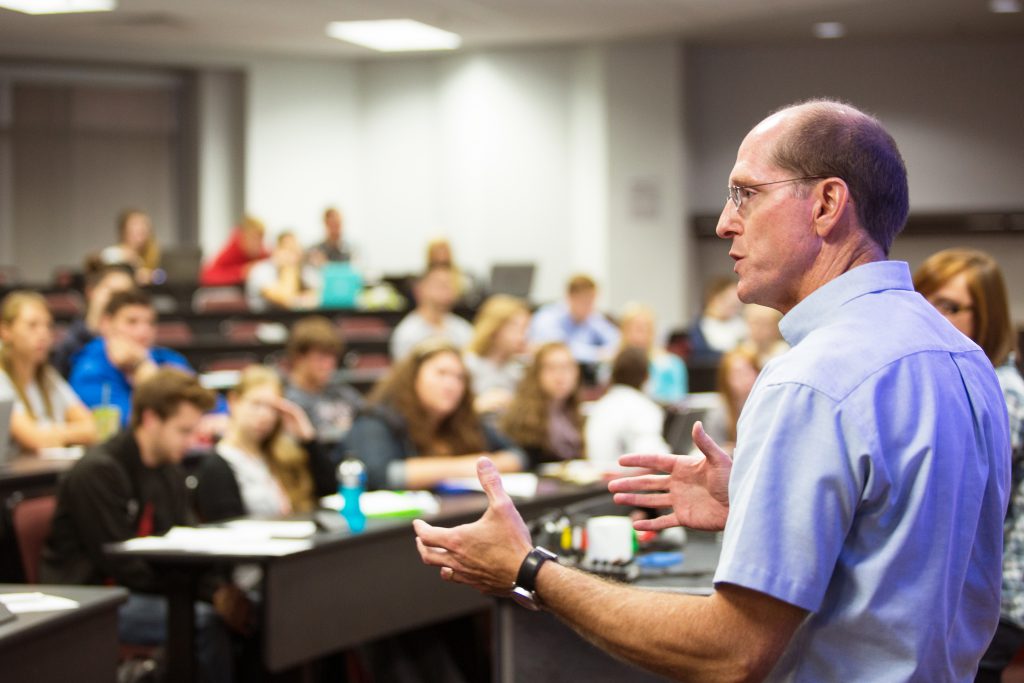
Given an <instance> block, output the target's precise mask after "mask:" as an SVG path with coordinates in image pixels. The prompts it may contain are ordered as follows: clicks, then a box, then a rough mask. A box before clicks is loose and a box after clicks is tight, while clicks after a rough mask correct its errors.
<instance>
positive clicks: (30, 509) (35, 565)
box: [11, 495, 57, 583]
mask: <svg viewBox="0 0 1024 683" xmlns="http://www.w3.org/2000/svg"><path fill="white" fill-rule="evenodd" d="M56 510H57V496H53V495H50V496H37V497H35V498H23V499H22V500H20V501H19V502H17V503H15V505H14V509H12V510H11V520H12V522H13V524H14V535H15V538H17V539H18V550H19V552H20V553H21V568H22V570H23V571H24V572H25V581H26V583H38V582H39V562H40V560H41V559H42V557H43V545H44V544H45V543H46V537H47V536H49V535H50V526H51V525H52V524H53V515H54V512H56Z"/></svg>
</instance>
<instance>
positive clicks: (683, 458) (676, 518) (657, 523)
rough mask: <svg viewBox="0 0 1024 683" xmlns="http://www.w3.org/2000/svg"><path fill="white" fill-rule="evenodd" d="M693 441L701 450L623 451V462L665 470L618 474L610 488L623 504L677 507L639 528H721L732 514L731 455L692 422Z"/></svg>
mask: <svg viewBox="0 0 1024 683" xmlns="http://www.w3.org/2000/svg"><path fill="white" fill-rule="evenodd" d="M693 442H694V444H695V445H696V446H697V448H699V449H700V450H701V454H696V455H666V454H657V455H624V456H622V457H621V458H619V464H620V465H622V466H624V467H644V468H647V469H651V470H655V471H658V472H665V473H666V474H645V475H641V476H637V477H624V478H622V479H615V480H613V481H612V482H610V483H609V484H608V490H609V491H611V492H612V493H614V494H615V502H616V503H618V504H620V505H636V506H639V507H650V508H669V507H670V508H672V512H671V513H669V514H664V515H662V516H660V517H656V518H655V519H646V520H640V521H637V522H636V523H635V524H634V526H635V527H636V528H637V529H639V530H647V529H651V530H659V529H666V528H668V527H672V526H685V527H690V528H692V529H704V530H709V531H719V530H721V529H724V528H725V520H726V519H727V518H728V516H729V474H730V472H731V471H732V459H731V458H730V457H729V455H728V454H727V453H726V452H725V451H723V450H722V449H721V448H720V447H719V446H718V444H716V443H715V442H714V440H713V439H712V438H711V437H710V436H708V435H707V433H706V432H705V431H704V427H703V425H702V424H701V423H700V422H698V423H697V424H695V425H694V426H693Z"/></svg>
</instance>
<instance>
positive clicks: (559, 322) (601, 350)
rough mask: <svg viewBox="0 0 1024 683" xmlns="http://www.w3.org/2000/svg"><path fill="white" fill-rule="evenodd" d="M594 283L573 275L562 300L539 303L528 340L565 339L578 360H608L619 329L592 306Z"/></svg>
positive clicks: (613, 349)
mask: <svg viewBox="0 0 1024 683" xmlns="http://www.w3.org/2000/svg"><path fill="white" fill-rule="evenodd" d="M596 300H597V283H595V282H594V281H593V280H592V279H591V278H590V277H588V276H586V275H576V276H574V277H573V278H572V279H570V280H569V284H568V286H567V287H566V297H565V301H556V302H554V303H550V304H547V305H546V306H541V307H540V308H539V309H537V312H536V313H534V314H533V319H532V320H531V321H530V334H529V336H530V342H531V343H532V344H544V343H547V342H553V341H559V342H564V343H565V344H566V345H567V346H568V347H569V350H570V351H572V356H573V358H575V359H576V361H577V362H578V363H583V364H586V365H596V364H597V363H600V362H601V361H605V360H611V359H612V357H613V356H614V355H615V352H616V351H618V349H619V329H618V328H617V327H615V325H613V324H612V323H611V321H609V320H608V318H606V317H604V316H603V315H601V313H600V312H598V311H597V310H595V308H594V304H595V302H596Z"/></svg>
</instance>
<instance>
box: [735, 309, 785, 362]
mask: <svg viewBox="0 0 1024 683" xmlns="http://www.w3.org/2000/svg"><path fill="white" fill-rule="evenodd" d="M743 319H744V320H745V321H746V323H747V327H748V328H749V330H750V336H749V337H748V338H747V340H746V341H743V342H740V343H741V344H742V345H744V346H747V347H748V348H750V349H751V350H752V351H753V352H754V353H756V354H757V363H758V365H760V366H761V367H764V366H765V364H766V363H767V362H768V361H770V360H771V359H772V358H775V356H779V355H782V354H783V353H785V352H786V351H789V344H787V343H786V340H785V339H783V338H782V333H781V332H780V331H779V321H780V320H782V314H781V313H779V312H778V311H776V310H775V309H774V308H768V307H767V306H761V305H759V304H747V305H746V306H744V307H743Z"/></svg>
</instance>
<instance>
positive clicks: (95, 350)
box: [70, 289, 192, 428]
mask: <svg viewBox="0 0 1024 683" xmlns="http://www.w3.org/2000/svg"><path fill="white" fill-rule="evenodd" d="M155 342H156V310H154V308H153V304H152V303H151V302H150V300H149V295H148V294H146V293H145V292H143V291H141V290H137V289H131V290H128V291H124V292H118V293H116V294H114V295H112V296H111V297H110V302H109V303H108V304H107V307H106V309H105V310H104V312H103V317H102V318H101V319H100V336H98V337H96V338H95V339H93V340H92V341H91V342H89V343H88V344H86V345H85V346H84V347H83V348H82V350H81V351H80V352H79V354H78V355H77V356H76V357H75V361H74V363H73V365H72V367H71V377H70V384H71V388H73V389H74V390H75V392H76V393H77V394H78V395H79V397H80V398H81V399H82V401H83V402H84V403H85V404H86V405H87V406H88V407H89V408H96V407H98V406H101V405H109V406H113V407H115V408H117V410H118V412H119V424H120V427H121V428H124V427H126V426H127V425H128V414H129V412H130V409H131V401H132V392H133V389H134V387H135V386H136V385H137V384H138V383H139V382H141V381H143V380H144V379H146V378H147V377H149V376H151V375H152V374H153V373H154V372H156V370H157V368H158V367H162V366H172V367H178V368H182V369H184V370H188V371H190V372H191V371H192V368H191V366H189V364H188V361H187V360H185V357H184V356H182V355H181V354H180V353H178V352H177V351H172V350H171V349H166V348H162V347H159V346H155V345H154V343H155Z"/></svg>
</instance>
